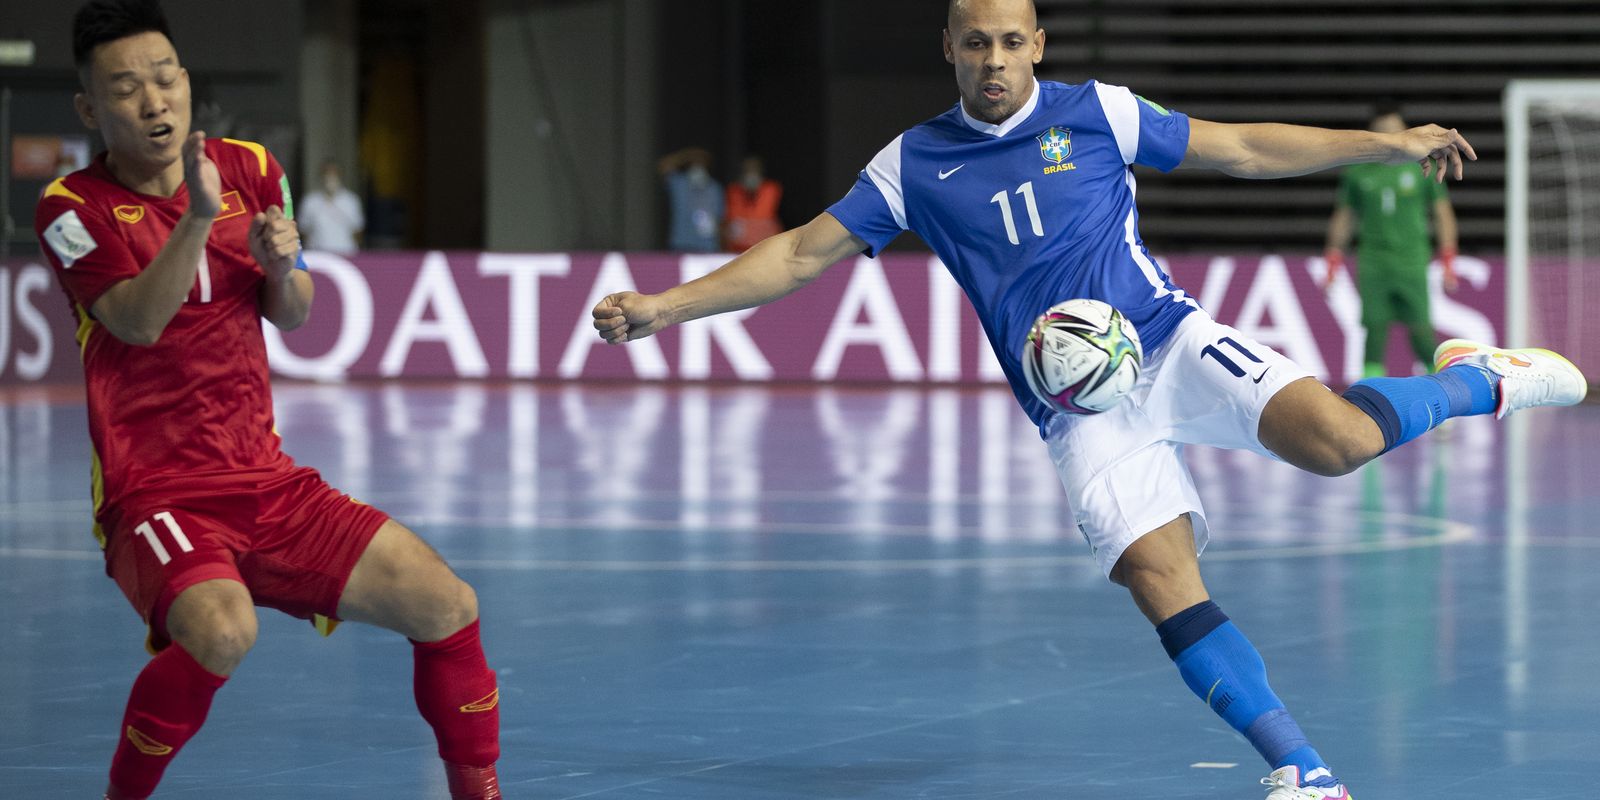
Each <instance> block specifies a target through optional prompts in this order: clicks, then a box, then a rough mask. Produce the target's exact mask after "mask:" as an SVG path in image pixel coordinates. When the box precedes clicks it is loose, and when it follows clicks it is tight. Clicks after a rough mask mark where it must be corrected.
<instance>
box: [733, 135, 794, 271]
mask: <svg viewBox="0 0 1600 800" xmlns="http://www.w3.org/2000/svg"><path fill="white" fill-rule="evenodd" d="M782 199H783V184H781V183H778V182H777V181H775V180H772V179H771V178H768V177H767V176H766V170H765V165H764V164H762V162H761V159H760V158H758V157H756V156H746V157H745V159H744V164H743V166H742V168H741V171H740V176H739V180H738V181H736V182H734V183H730V184H728V202H727V205H726V208H727V216H726V217H725V218H724V219H723V224H722V237H723V238H722V242H723V247H724V248H725V249H726V250H727V251H728V252H730V253H743V252H744V251H746V250H749V249H750V248H751V247H754V246H755V244H756V243H757V242H759V241H761V240H762V239H765V238H767V237H769V236H772V235H773V234H777V233H782V232H783V223H782V222H780V221H778V203H779V202H780V201H781V200H782Z"/></svg>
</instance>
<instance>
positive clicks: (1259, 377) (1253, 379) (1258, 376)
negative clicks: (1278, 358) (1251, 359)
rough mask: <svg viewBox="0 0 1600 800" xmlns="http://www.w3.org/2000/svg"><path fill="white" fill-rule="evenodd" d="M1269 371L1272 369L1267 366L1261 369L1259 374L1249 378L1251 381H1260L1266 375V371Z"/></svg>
mask: <svg viewBox="0 0 1600 800" xmlns="http://www.w3.org/2000/svg"><path fill="white" fill-rule="evenodd" d="M1271 371H1272V367H1267V368H1266V369H1264V370H1261V374H1260V375H1257V376H1255V377H1254V378H1251V379H1250V380H1251V382H1252V383H1260V382H1261V379H1262V378H1265V377H1267V373H1269V372H1271Z"/></svg>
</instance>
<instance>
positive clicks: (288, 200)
mask: <svg viewBox="0 0 1600 800" xmlns="http://www.w3.org/2000/svg"><path fill="white" fill-rule="evenodd" d="M278 191H280V192H282V193H283V218H284V219H294V193H293V192H290V191H289V176H288V175H284V176H282V177H280V178H278Z"/></svg>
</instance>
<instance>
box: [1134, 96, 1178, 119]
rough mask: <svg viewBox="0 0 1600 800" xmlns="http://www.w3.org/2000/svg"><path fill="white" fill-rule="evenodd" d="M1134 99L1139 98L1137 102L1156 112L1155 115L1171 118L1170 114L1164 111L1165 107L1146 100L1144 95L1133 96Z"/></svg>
mask: <svg viewBox="0 0 1600 800" xmlns="http://www.w3.org/2000/svg"><path fill="white" fill-rule="evenodd" d="M1134 97H1137V98H1139V102H1141V103H1144V104H1145V105H1147V106H1149V107H1150V110H1151V111H1154V112H1156V113H1157V114H1160V115H1161V116H1163V117H1170V116H1172V112H1171V111H1168V110H1167V109H1166V107H1165V106H1162V105H1161V104H1160V103H1157V102H1155V101H1153V100H1146V99H1145V97H1144V95H1140V94H1136V95H1134Z"/></svg>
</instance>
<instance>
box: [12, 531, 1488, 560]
mask: <svg viewBox="0 0 1600 800" xmlns="http://www.w3.org/2000/svg"><path fill="white" fill-rule="evenodd" d="M1434 522H1435V523H1436V524H1438V525H1439V526H1440V527H1441V530H1439V532H1437V533H1434V534H1431V535H1427V536H1413V537H1407V538H1404V539H1394V540H1386V541H1366V542H1330V543H1327V544H1314V545H1301V546H1298V547H1263V548H1252V549H1240V550H1221V551H1215V552H1209V553H1207V554H1206V555H1205V556H1203V557H1202V561H1204V562H1205V563H1212V562H1218V561H1227V562H1231V561H1264V560H1272V559H1280V558H1317V557H1328V556H1344V555H1365V554H1371V553H1386V552H1396V551H1401V550H1415V549H1420V548H1425V547H1442V546H1445V545H1450V544H1458V543H1461V542H1466V541H1470V540H1472V539H1473V538H1474V530H1473V528H1472V526H1470V525H1466V524H1465V523H1460V522H1449V521H1445V520H1435V521H1434ZM101 557H102V556H101V553H100V551H98V550H77V549H70V550H68V549H50V548H37V547H8V546H0V558H18V559H29V560H57V561H98V560H100V559H101ZM447 560H448V561H449V562H450V565H451V566H452V567H455V568H457V569H482V570H494V571H510V572H546V571H555V570H560V571H568V572H890V571H921V570H929V571H939V570H951V569H1029V568H1032V569H1037V568H1044V567H1080V566H1094V565H1095V560H1094V558H1093V557H1092V556H1089V555H1071V556H1049V555H1041V556H977V557H972V558H907V559H810V560H770V559H769V560H732V561H715V560H707V559H690V560H677V561H669V560H656V561H643V560H610V561H601V560H574V559H471V558H463V559H457V558H448V556H447Z"/></svg>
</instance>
